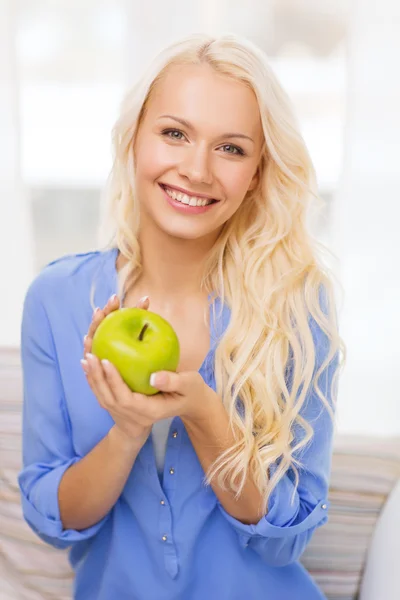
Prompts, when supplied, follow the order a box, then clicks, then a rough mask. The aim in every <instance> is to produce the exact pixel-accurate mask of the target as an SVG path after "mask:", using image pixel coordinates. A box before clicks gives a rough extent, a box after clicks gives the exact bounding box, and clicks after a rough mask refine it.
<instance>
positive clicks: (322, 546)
mask: <svg viewBox="0 0 400 600" xmlns="http://www.w3.org/2000/svg"><path fill="white" fill-rule="evenodd" d="M21 409H22V374H21V363H20V354H19V349H18V348H6V347H0V598H1V600H68V599H71V598H72V595H71V587H72V573H71V569H70V566H69V563H68V558H67V551H64V550H63V551H61V550H56V549H54V548H52V547H51V546H48V545H46V544H44V543H43V542H42V541H41V540H40V539H39V538H37V537H36V536H35V535H34V534H33V532H32V531H31V530H30V528H29V527H28V525H27V524H26V523H25V521H24V519H23V516H22V511H21V505H20V497H19V489H18V484H17V474H18V472H19V469H20V467H21ZM329 500H330V509H329V518H328V522H327V523H326V524H325V525H324V526H323V527H320V528H318V529H317V530H316V531H315V532H314V535H313V537H312V539H311V541H310V543H309V545H308V546H307V548H306V550H305V552H304V553H303V555H302V557H301V563H302V564H303V566H304V567H305V568H306V569H307V570H308V571H309V572H310V573H311V575H312V576H313V577H314V579H315V580H316V582H317V583H318V585H319V586H320V588H321V589H322V590H323V592H324V593H325V595H326V597H327V598H328V599H329V600H356V599H357V600H399V599H400V577H398V576H397V570H396V567H397V563H400V436H399V437H394V438H389V439H388V438H378V437H373V436H356V435H343V434H341V435H339V434H338V433H336V434H335V437H334V452H333V458H332V472H331V480H330V490H329ZM399 567H400V564H399ZM294 600H295V599H294Z"/></svg>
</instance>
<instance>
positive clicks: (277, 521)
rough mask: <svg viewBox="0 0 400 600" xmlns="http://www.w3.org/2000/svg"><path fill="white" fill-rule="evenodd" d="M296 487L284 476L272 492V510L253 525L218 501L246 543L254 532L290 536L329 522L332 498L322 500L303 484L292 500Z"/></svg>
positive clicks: (254, 534)
mask: <svg viewBox="0 0 400 600" xmlns="http://www.w3.org/2000/svg"><path fill="white" fill-rule="evenodd" d="M293 489H294V488H293V484H292V482H291V481H290V480H289V479H288V478H287V477H284V478H283V479H282V480H281V481H280V482H279V483H278V484H277V486H276V488H275V489H274V490H273V492H272V494H271V496H270V499H269V510H268V513H267V514H266V515H264V516H263V517H261V519H260V520H259V521H258V523H255V524H251V525H249V524H246V523H242V522H241V521H239V520H238V519H235V517H233V516H232V515H230V514H229V513H228V512H227V511H226V510H225V509H224V507H223V506H222V505H221V503H220V502H219V501H217V505H218V508H219V510H220V511H221V513H222V514H223V516H224V517H225V519H226V520H227V521H228V522H229V523H230V524H231V525H232V526H233V527H234V528H235V529H236V531H237V533H238V535H239V539H240V541H241V542H242V545H243V546H244V547H245V546H247V545H248V542H249V540H250V538H252V537H254V536H257V537H264V538H267V537H269V538H287V537H291V536H296V535H298V534H300V533H303V532H304V531H307V530H309V529H314V528H316V527H317V526H320V525H323V524H324V523H326V521H327V520H328V510H329V506H330V503H329V501H328V499H327V498H323V499H322V500H320V501H318V500H317V499H316V498H315V497H314V496H313V495H312V494H311V492H310V491H309V490H306V489H302V488H301V486H300V485H299V486H298V489H297V491H296V493H295V495H294V500H293V503H291V497H292V495H293Z"/></svg>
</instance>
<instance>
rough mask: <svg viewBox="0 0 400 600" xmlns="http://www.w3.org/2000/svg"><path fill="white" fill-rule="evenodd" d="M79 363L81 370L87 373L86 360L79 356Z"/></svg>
mask: <svg viewBox="0 0 400 600" xmlns="http://www.w3.org/2000/svg"><path fill="white" fill-rule="evenodd" d="M81 365H82V367H83V370H84V371H85V373H87V372H88V369H89V366H88V363H87V360H85V359H84V358H81Z"/></svg>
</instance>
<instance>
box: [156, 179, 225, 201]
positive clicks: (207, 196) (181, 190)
mask: <svg viewBox="0 0 400 600" xmlns="http://www.w3.org/2000/svg"><path fill="white" fill-rule="evenodd" d="M160 185H161V186H165V187H168V188H171V190H175V191H177V192H181V193H182V194H187V195H188V196H196V197H197V198H206V199H207V200H216V201H217V202H219V200H218V198H214V196H210V195H209V194H198V193H197V192H190V191H189V190H184V189H183V188H181V187H178V186H177V185H169V184H168V183H162V182H161V183H160Z"/></svg>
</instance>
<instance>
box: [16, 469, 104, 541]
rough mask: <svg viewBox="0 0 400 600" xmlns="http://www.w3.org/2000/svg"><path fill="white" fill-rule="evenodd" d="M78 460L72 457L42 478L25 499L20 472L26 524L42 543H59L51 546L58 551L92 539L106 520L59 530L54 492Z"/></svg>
mask: <svg viewBox="0 0 400 600" xmlns="http://www.w3.org/2000/svg"><path fill="white" fill-rule="evenodd" d="M78 460H80V458H79V457H75V458H73V459H71V460H69V461H68V462H66V463H63V464H62V465H60V466H58V467H56V468H54V469H52V470H51V471H48V472H47V473H46V474H45V475H42V476H41V477H40V479H38V480H37V481H36V482H35V483H34V484H33V486H32V489H31V491H30V493H29V495H28V494H27V493H26V492H25V490H24V486H23V472H22V473H21V475H20V479H21V484H20V489H21V502H22V510H23V514H24V517H25V519H26V521H27V523H28V524H29V525H30V526H31V528H32V529H33V531H35V533H36V534H37V535H39V536H40V537H42V539H44V541H47V542H48V543H53V540H59V541H60V543H59V544H54V545H57V546H58V547H66V546H68V545H70V544H71V543H73V542H78V541H82V540H85V539H88V538H90V537H92V536H93V535H95V534H96V533H97V531H98V530H99V529H100V528H101V527H102V525H103V523H104V522H105V521H106V519H107V516H108V515H106V516H105V517H104V518H103V519H102V520H101V521H99V522H98V523H96V524H95V525H92V526H91V527H88V528H86V529H82V530H79V531H78V530H75V529H63V524H62V522H61V517H60V508H59V503H58V488H59V485H60V482H61V479H62V477H63V475H64V473H65V471H66V470H67V469H68V468H69V467H70V466H71V465H73V464H74V463H76V462H78ZM28 469H29V467H28Z"/></svg>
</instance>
